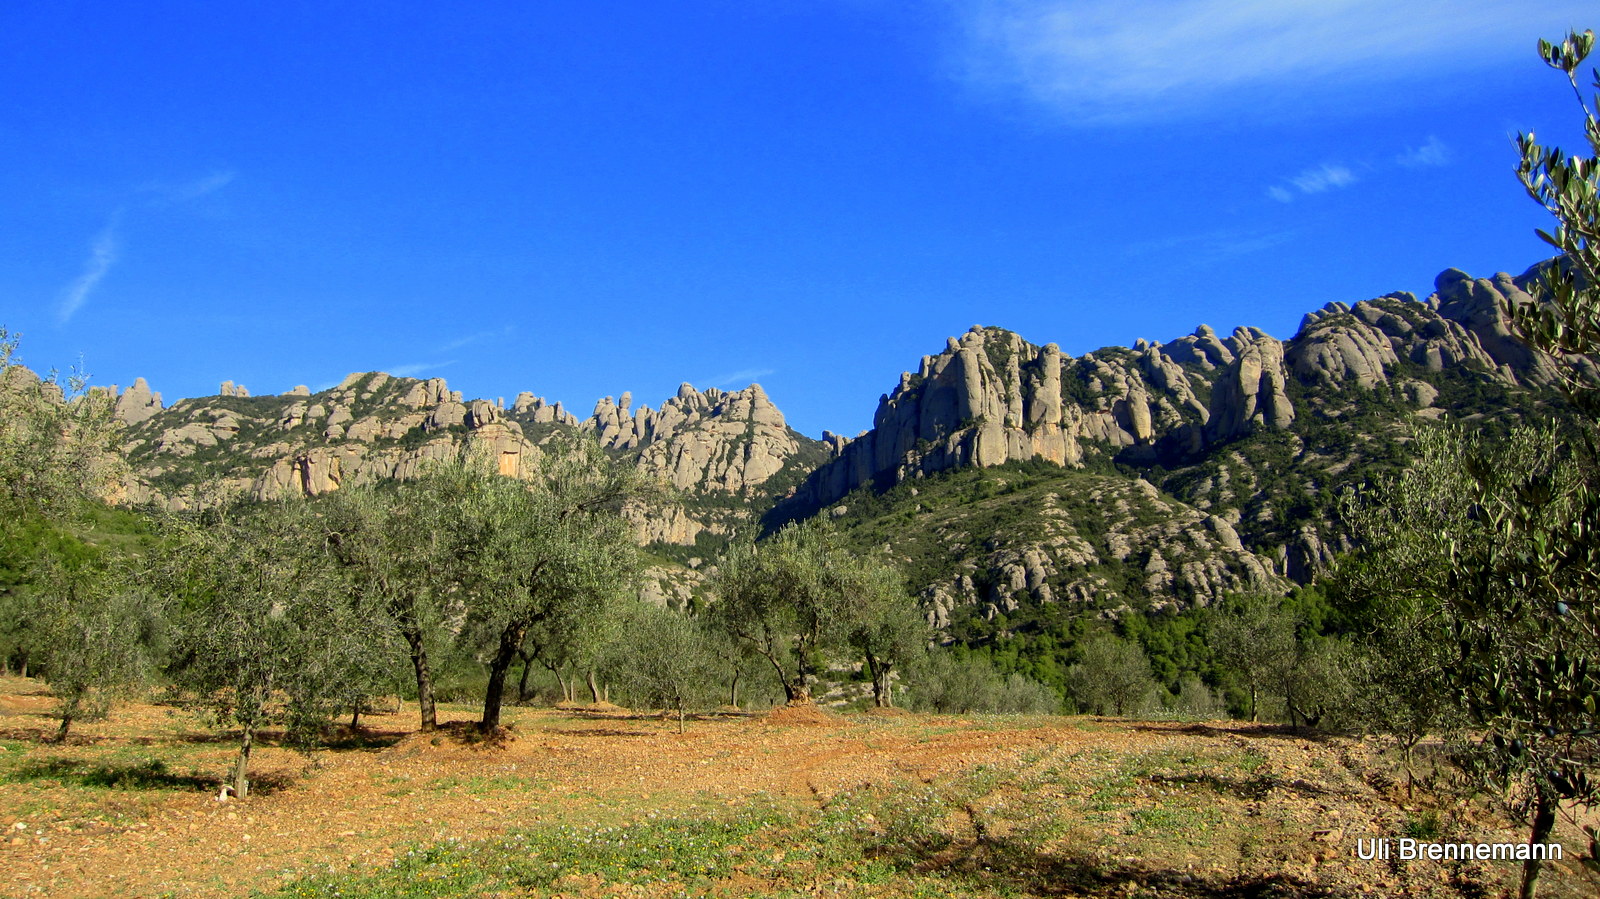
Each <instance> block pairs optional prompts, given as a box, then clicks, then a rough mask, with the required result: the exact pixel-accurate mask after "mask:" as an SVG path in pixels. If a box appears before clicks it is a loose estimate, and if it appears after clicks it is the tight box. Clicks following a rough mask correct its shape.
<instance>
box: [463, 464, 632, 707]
mask: <svg viewBox="0 0 1600 899" xmlns="http://www.w3.org/2000/svg"><path fill="white" fill-rule="evenodd" d="M540 450H541V451H540V453H539V455H538V457H537V459H536V460H535V461H534V462H533V464H532V465H531V466H530V468H531V470H530V472H529V473H528V475H527V476H526V477H524V478H520V479H519V478H510V477H505V476H502V475H499V474H497V473H495V472H494V470H493V469H492V468H491V467H490V466H489V465H488V464H486V463H485V464H464V465H460V466H456V467H455V468H453V469H451V470H450V471H449V472H446V473H442V474H441V476H442V477H452V478H455V479H456V482H457V485H456V495H457V496H458V497H459V501H458V503H457V505H456V507H455V510H454V512H453V515H452V517H451V518H450V520H449V522H448V527H449V528H450V539H451V540H452V542H453V547H454V548H453V550H452V556H453V558H454V559H455V563H454V564H456V565H457V566H458V568H457V574H456V575H455V577H456V583H457V584H458V585H459V591H460V594H459V595H460V597H461V600H462V602H463V603H464V606H465V613H466V615H467V616H468V618H469V619H470V621H471V623H472V624H473V625H474V627H475V628H476V629H477V630H479V632H481V633H483V634H485V635H487V639H488V641H489V646H488V648H487V653H486V655H487V659H488V668H489V680H488V685H487V689H486V692H485V695H484V703H483V717H482V718H481V719H480V721H479V722H478V726H479V729H480V730H481V731H483V732H484V733H492V732H494V730H495V729H496V728H498V727H499V726H500V711H501V707H502V705H503V703H504V698H505V689H506V675H507V673H508V672H509V671H510V669H511V665H512V663H513V662H515V661H516V660H517V659H518V657H519V655H518V654H519V651H521V650H522V649H523V644H524V641H525V640H526V639H527V637H528V636H529V634H530V633H531V632H533V631H534V630H535V629H542V630H544V631H545V632H547V633H553V634H572V633H574V632H576V631H579V630H580V625H581V623H582V622H583V621H584V620H586V619H592V618H596V617H598V616H599V615H600V614H601V612H602V610H603V608H604V606H605V605H606V604H607V603H610V602H614V601H617V600H618V599H621V598H625V597H631V596H633V595H634V593H635V585H636V582H637V580H638V577H639V572H640V562H639V554H638V550H637V548H636V547H635V546H634V544H633V541H632V540H631V539H630V537H629V534H630V530H629V527H628V524H627V521H626V520H625V519H624V518H623V517H622V514H621V509H622V506H623V504H624V503H626V502H629V501H630V500H632V501H637V500H640V499H641V498H647V497H648V496H649V494H650V493H651V487H650V485H649V484H647V483H646V482H645V481H644V480H643V479H642V478H641V477H640V475H639V474H638V472H637V471H636V470H635V469H633V468H631V467H629V466H625V465H622V464H619V463H617V462H615V461H613V460H612V459H610V458H609V457H607V456H606V455H605V452H604V451H603V450H602V449H601V448H600V446H599V444H598V443H596V442H595V441H593V440H592V439H588V438H584V437H579V436H557V437H555V438H552V439H551V440H550V441H548V442H546V443H545V444H543V445H542V446H541V448H540Z"/></svg>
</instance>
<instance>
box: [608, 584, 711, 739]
mask: <svg viewBox="0 0 1600 899" xmlns="http://www.w3.org/2000/svg"><path fill="white" fill-rule="evenodd" d="M618 617H619V619H620V621H619V623H620V624H621V627H619V628H618V629H617V630H616V631H615V633H614V636H613V639H612V641H611V643H610V653H611V655H612V667H614V669H615V670H616V672H617V675H618V677H619V678H620V679H621V681H622V685H623V688H624V689H625V690H626V691H627V694H628V696H629V698H630V703H632V702H639V703H643V704H645V705H647V706H650V707H654V708H665V709H671V710H673V711H675V712H677V716H678V733H683V720H684V713H685V711H686V710H687V709H688V708H690V707H691V706H695V705H697V704H699V703H700V702H702V701H704V700H705V699H706V698H707V697H710V696H711V695H712V688H713V687H714V685H715V683H716V680H717V675H718V673H719V671H718V664H717V657H716V654H715V652H714V651H713V643H712V640H711V639H710V635H708V634H707V633H706V632H705V629H704V628H703V627H702V626H701V624H700V623H699V622H697V621H695V620H694V619H692V618H690V617H689V616H688V615H686V614H684V613H682V612H675V611H673V610H671V609H665V608H660V607H657V606H652V605H647V604H645V603H641V602H634V603H629V604H627V605H626V606H624V609H623V612H622V614H621V615H619V616H618Z"/></svg>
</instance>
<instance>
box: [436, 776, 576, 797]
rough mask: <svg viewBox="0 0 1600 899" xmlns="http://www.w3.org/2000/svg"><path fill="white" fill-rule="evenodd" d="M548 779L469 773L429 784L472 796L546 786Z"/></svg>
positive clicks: (437, 788) (438, 788)
mask: <svg viewBox="0 0 1600 899" xmlns="http://www.w3.org/2000/svg"><path fill="white" fill-rule="evenodd" d="M548 784H549V781H548V780H546V779H544V778H539V777H530V776H528V775H525V774H471V775H466V776H454V775H452V776H449V777H440V778H437V779H435V780H434V781H433V782H432V783H430V784H429V788H430V789H435V790H460V791H461V792H464V793H468V794H471V795H474V796H480V795H483V794H485V793H508V792H524V791H527V790H535V789H539V788H541V787H544V786H547V785H548Z"/></svg>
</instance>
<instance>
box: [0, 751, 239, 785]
mask: <svg viewBox="0 0 1600 899" xmlns="http://www.w3.org/2000/svg"><path fill="white" fill-rule="evenodd" d="M39 782H53V783H56V784H59V785H60V786H64V787H85V788H89V789H105V790H211V789H215V787H216V786H217V784H218V780H217V779H216V778H214V777H202V776H199V775H195V774H177V773H174V772H172V771H170V770H168V768H167V763H166V762H164V761H162V760H160V759H145V760H142V761H138V762H132V763H118V762H89V761H84V760H82V759H72V758H63V757H51V758H41V759H29V760H25V761H23V762H22V763H21V764H18V765H15V766H13V767H11V768H9V769H7V770H6V771H5V772H4V773H0V783H39Z"/></svg>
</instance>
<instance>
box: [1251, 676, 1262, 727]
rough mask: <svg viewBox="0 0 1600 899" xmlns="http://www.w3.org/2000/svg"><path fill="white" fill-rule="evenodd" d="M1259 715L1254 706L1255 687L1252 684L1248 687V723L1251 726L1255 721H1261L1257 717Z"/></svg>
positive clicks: (1257, 708) (1256, 707)
mask: <svg viewBox="0 0 1600 899" xmlns="http://www.w3.org/2000/svg"><path fill="white" fill-rule="evenodd" d="M1259 714H1260V713H1259V707H1258V706H1257V704H1256V685H1255V684H1254V683H1252V684H1251V685H1250V723H1251V724H1254V723H1256V722H1257V721H1260V720H1261V718H1260V717H1259Z"/></svg>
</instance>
